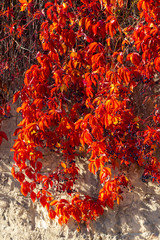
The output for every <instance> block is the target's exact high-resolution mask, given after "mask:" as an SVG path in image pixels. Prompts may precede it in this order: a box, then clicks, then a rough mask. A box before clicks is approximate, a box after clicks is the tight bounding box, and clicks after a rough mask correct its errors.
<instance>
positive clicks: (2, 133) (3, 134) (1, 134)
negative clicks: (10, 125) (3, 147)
mask: <svg viewBox="0 0 160 240" xmlns="http://www.w3.org/2000/svg"><path fill="white" fill-rule="evenodd" d="M0 136H1V137H2V138H4V139H6V140H7V141H8V137H7V135H6V134H5V132H2V131H0Z"/></svg>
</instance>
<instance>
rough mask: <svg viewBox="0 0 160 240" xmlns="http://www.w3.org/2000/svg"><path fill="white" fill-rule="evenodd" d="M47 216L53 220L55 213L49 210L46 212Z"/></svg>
mask: <svg viewBox="0 0 160 240" xmlns="http://www.w3.org/2000/svg"><path fill="white" fill-rule="evenodd" d="M48 216H49V217H50V218H51V219H55V217H56V212H55V211H54V210H52V209H51V210H49V211H48Z"/></svg>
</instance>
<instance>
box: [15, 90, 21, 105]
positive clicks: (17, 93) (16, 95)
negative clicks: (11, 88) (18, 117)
mask: <svg viewBox="0 0 160 240" xmlns="http://www.w3.org/2000/svg"><path fill="white" fill-rule="evenodd" d="M19 94H20V91H18V92H16V93H15V94H14V95H13V103H15V102H16V101H17V99H18V97H19Z"/></svg>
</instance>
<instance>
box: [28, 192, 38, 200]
mask: <svg viewBox="0 0 160 240" xmlns="http://www.w3.org/2000/svg"><path fill="white" fill-rule="evenodd" d="M30 197H31V199H32V202H35V200H36V198H37V195H36V193H35V192H31V193H30Z"/></svg>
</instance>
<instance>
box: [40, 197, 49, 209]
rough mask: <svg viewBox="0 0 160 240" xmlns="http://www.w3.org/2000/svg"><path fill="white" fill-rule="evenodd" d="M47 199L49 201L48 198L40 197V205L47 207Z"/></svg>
mask: <svg viewBox="0 0 160 240" xmlns="http://www.w3.org/2000/svg"><path fill="white" fill-rule="evenodd" d="M46 199H47V197H46V196H42V197H40V203H41V204H42V206H43V207H45V206H46V204H47V201H46Z"/></svg>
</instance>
